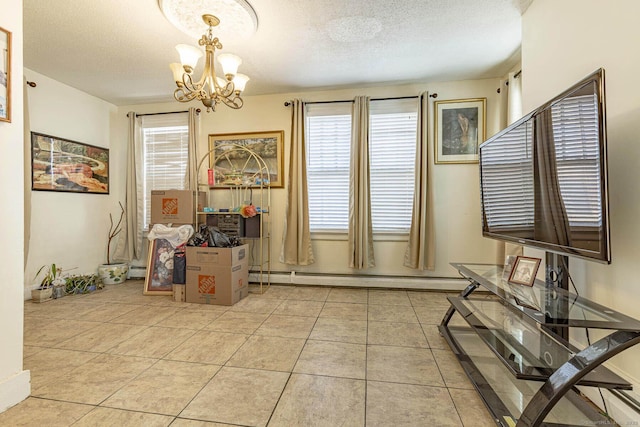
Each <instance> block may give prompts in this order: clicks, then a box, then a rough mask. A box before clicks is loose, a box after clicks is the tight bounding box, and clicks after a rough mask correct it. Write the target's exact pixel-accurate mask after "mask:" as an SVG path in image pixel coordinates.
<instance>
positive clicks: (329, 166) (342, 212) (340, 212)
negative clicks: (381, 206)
mask: <svg viewBox="0 0 640 427" xmlns="http://www.w3.org/2000/svg"><path fill="white" fill-rule="evenodd" d="M306 136H307V183H308V191H309V226H310V228H311V231H342V232H344V231H346V230H347V228H348V226H349V164H350V153H351V147H350V146H351V103H348V102H345V103H335V104H312V105H309V106H308V111H307V129H306Z"/></svg>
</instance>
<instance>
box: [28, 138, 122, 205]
mask: <svg viewBox="0 0 640 427" xmlns="http://www.w3.org/2000/svg"><path fill="white" fill-rule="evenodd" d="M31 189H32V190H39V191H62V192H71V193H95V194H109V149H108V148H102V147H96V146H95V145H89V144H84V143H82V142H77V141H71V140H68V139H64V138H59V137H57V136H51V135H45V134H42V133H37V132H31Z"/></svg>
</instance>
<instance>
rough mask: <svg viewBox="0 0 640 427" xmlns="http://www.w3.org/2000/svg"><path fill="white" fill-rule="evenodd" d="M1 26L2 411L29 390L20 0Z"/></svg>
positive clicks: (1, 6)
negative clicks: (6, 60)
mask: <svg viewBox="0 0 640 427" xmlns="http://www.w3.org/2000/svg"><path fill="white" fill-rule="evenodd" d="M0 10H1V11H2V18H3V19H2V21H1V22H0V25H1V26H2V27H3V28H4V29H5V30H8V31H10V32H11V33H12V37H13V43H12V47H11V48H12V52H11V110H12V111H11V123H6V122H0V143H2V155H1V156H0V219H1V220H2V233H0V247H2V248H3V249H4V250H3V251H2V256H0V271H2V284H0V325H2V329H0V349H1V350H0V412H2V411H4V410H5V409H7V408H9V407H11V406H13V405H15V404H16V403H18V402H20V401H21V400H23V399H25V398H26V397H27V396H28V395H29V393H30V391H31V390H30V384H29V371H24V370H23V369H22V343H23V325H24V321H23V310H24V305H23V297H22V283H23V271H22V267H23V265H24V262H23V255H24V234H23V231H24V219H23V185H22V183H23V173H24V165H23V134H24V132H23V123H24V122H23V114H22V105H23V94H22V86H23V83H22V80H23V78H22V63H23V59H22V0H0Z"/></svg>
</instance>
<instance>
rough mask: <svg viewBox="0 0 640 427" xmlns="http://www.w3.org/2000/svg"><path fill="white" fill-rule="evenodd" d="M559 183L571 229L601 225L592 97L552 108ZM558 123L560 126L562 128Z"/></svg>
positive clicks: (594, 101) (595, 109) (595, 111)
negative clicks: (573, 227)
mask: <svg viewBox="0 0 640 427" xmlns="http://www.w3.org/2000/svg"><path fill="white" fill-rule="evenodd" d="M551 114H552V118H553V138H554V141H555V147H556V161H557V168H558V181H559V183H560V192H561V194H562V200H563V202H564V205H565V209H566V211H567V216H568V217H569V224H570V225H571V226H595V227H597V226H600V225H601V224H602V204H601V195H600V191H601V187H600V184H601V183H600V141H599V135H598V132H599V130H598V104H597V99H596V97H595V95H585V96H574V97H571V98H565V99H563V100H562V102H559V103H558V104H556V105H554V106H553V107H552V109H551ZM559 124H562V125H561V126H560V125H559Z"/></svg>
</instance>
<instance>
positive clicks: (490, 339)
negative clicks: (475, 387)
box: [448, 297, 632, 390]
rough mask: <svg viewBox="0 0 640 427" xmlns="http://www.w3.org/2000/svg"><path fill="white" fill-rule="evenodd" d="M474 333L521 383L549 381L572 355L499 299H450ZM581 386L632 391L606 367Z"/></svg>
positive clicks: (593, 373) (629, 385) (599, 369)
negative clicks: (522, 380)
mask: <svg viewBox="0 0 640 427" xmlns="http://www.w3.org/2000/svg"><path fill="white" fill-rule="evenodd" d="M448 299H449V302H450V303H451V304H452V305H453V307H455V309H456V310H457V311H458V312H459V313H460V314H461V315H462V316H463V317H464V318H465V320H466V321H467V323H469V325H470V326H471V328H472V329H473V330H474V332H475V333H476V334H477V335H478V336H479V337H480V338H481V339H482V341H484V342H485V344H486V345H487V346H488V347H489V348H490V349H491V350H492V351H493V353H495V354H496V356H498V358H499V359H500V361H501V362H502V363H503V364H504V365H505V366H506V367H507V369H508V370H509V371H510V372H511V374H512V375H514V376H515V377H516V378H518V379H526V380H534V381H546V380H547V379H548V378H549V376H550V375H551V374H553V372H555V371H556V370H557V369H558V368H560V366H562V365H563V364H564V363H565V362H567V361H568V360H569V359H571V358H572V357H573V356H575V354H576V352H575V351H572V349H569V348H567V347H565V346H564V345H562V344H561V343H559V342H558V341H556V340H555V339H554V338H553V337H552V336H550V335H549V334H547V333H546V332H545V331H544V330H543V329H542V328H541V327H540V326H541V325H540V324H539V323H536V322H533V321H532V320H531V319H530V318H529V317H528V316H527V315H525V314H524V313H523V312H521V311H519V310H513V309H512V308H511V306H509V305H508V304H507V303H506V302H505V301H503V300H501V299H498V298H495V297H493V298H461V297H449V298H448ZM578 385H585V386H597V387H603V388H615V389H625V390H630V389H631V388H632V386H631V384H630V383H629V382H628V381H626V380H624V379H623V378H621V377H619V376H618V375H616V374H614V373H613V372H611V371H610V370H608V369H607V368H605V367H604V366H599V367H598V368H596V369H594V370H593V371H591V372H589V373H588V374H587V375H585V377H584V378H582V379H581V380H580V382H578Z"/></svg>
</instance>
